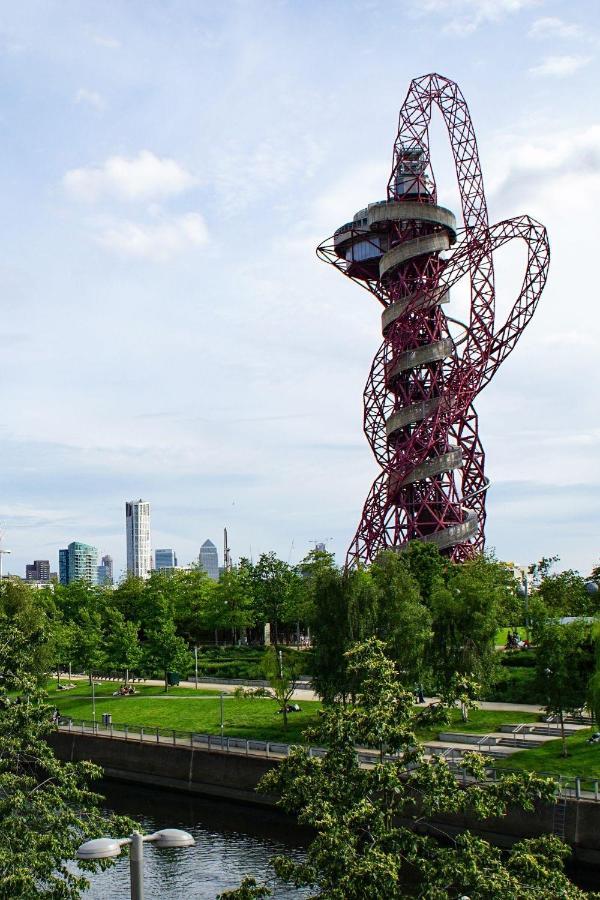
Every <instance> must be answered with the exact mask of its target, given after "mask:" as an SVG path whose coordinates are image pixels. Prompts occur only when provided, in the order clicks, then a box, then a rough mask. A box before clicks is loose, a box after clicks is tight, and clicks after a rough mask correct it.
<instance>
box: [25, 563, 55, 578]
mask: <svg viewBox="0 0 600 900" xmlns="http://www.w3.org/2000/svg"><path fill="white" fill-rule="evenodd" d="M25 581H50V560H49V559H34V561H33V563H31V564H29V565H26V566H25Z"/></svg>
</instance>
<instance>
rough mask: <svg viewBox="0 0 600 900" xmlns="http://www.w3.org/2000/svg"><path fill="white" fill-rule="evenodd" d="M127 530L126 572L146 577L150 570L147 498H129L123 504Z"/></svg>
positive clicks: (150, 550) (148, 506) (138, 576)
mask: <svg viewBox="0 0 600 900" xmlns="http://www.w3.org/2000/svg"><path fill="white" fill-rule="evenodd" d="M125 528H126V532H127V574H128V575H135V576H136V577H137V578H148V576H149V575H150V572H151V571H152V548H151V546H150V504H149V503H148V501H147V500H130V501H127V503H126V504H125Z"/></svg>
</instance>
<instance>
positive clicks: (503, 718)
mask: <svg viewBox="0 0 600 900" xmlns="http://www.w3.org/2000/svg"><path fill="white" fill-rule="evenodd" d="M540 719H541V716H540V715H538V714H537V713H528V712H520V711H519V710H517V711H516V712H512V711H509V712H506V711H505V710H490V709H472V710H471V711H470V712H469V721H468V722H463V720H462V718H461V715H460V710H458V709H454V710H452V713H451V715H450V724H449V725H433V726H431V725H428V726H427V727H426V728H419V729H417V735H418V736H419V738H420V739H421V740H423V741H431V740H437V737H438V735H439V733H440V732H441V731H470V732H473V733H474V734H488V733H489V732H491V731H498V728H499V727H500V725H509V724H513V725H514V724H520V723H521V722H539V720H540Z"/></svg>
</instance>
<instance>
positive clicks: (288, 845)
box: [84, 781, 309, 900]
mask: <svg viewBox="0 0 600 900" xmlns="http://www.w3.org/2000/svg"><path fill="white" fill-rule="evenodd" d="M99 790H100V791H101V793H102V794H104V796H105V797H106V801H105V803H104V806H105V808H106V809H107V810H109V811H113V812H116V813H119V814H121V815H128V816H131V818H132V819H135V820H136V821H137V822H139V823H140V824H141V826H142V830H143V832H144V833H150V832H152V831H157V830H158V829H160V828H169V827H170V828H183V829H185V830H186V831H189V832H190V833H191V834H192V835H193V836H194V838H195V839H196V844H195V845H194V846H193V847H190V848H189V849H186V850H156V849H155V848H154V847H152V845H149V844H146V846H145V848H144V887H145V897H146V900H159V898H160V900H182V898H184V900H214V898H215V897H216V896H217V895H218V894H219V893H220V892H221V891H224V890H227V889H231V888H233V887H236V886H237V885H238V884H239V883H240V882H241V880H242V878H243V877H244V875H253V876H254V877H255V878H256V880H257V881H258V882H266V883H268V886H269V887H270V888H271V890H272V891H273V897H274V898H275V900H298V898H302V897H306V896H308V893H309V892H303V891H300V890H297V889H294V888H291V887H288V886H287V885H283V884H282V883H281V882H280V881H278V880H276V879H274V876H273V871H272V869H271V867H270V865H269V860H270V858H271V857H272V856H274V855H276V854H287V855H288V856H291V857H292V858H294V859H301V858H302V855H303V850H304V848H305V847H306V844H307V843H308V840H309V835H308V833H307V832H306V831H305V830H303V829H301V828H299V827H298V826H296V825H294V824H293V823H292V822H290V821H289V819H287V818H286V817H284V816H283V815H282V814H281V813H278V812H277V811H276V810H274V811H272V812H271V811H270V810H262V809H258V808H253V807H249V806H240V805H237V804H231V803H228V802H226V801H217V800H206V799H203V798H200V797H193V796H188V795H186V794H178V793H171V792H170V791H165V790H155V789H153V788H142V787H135V786H132V785H127V784H120V783H117V782H111V781H105V782H103V783H102V785H101V787H100V789H99ZM87 877H88V878H89V879H90V881H91V887H90V889H89V891H88V892H87V893H86V894H85V895H84V896H85V900H113V898H114V900H121V898H123V900H125V898H128V897H129V859H128V857H124V858H123V859H118V860H117V863H116V865H115V866H114V867H113V868H111V869H109V870H107V871H106V872H97V873H94V874H91V875H88V876H87Z"/></svg>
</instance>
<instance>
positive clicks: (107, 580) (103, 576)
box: [98, 555, 114, 584]
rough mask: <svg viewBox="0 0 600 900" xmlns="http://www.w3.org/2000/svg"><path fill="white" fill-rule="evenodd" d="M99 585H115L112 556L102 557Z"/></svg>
mask: <svg viewBox="0 0 600 900" xmlns="http://www.w3.org/2000/svg"><path fill="white" fill-rule="evenodd" d="M98 584H114V577H113V558H112V556H108V555H106V556H103V557H102V562H101V564H100V565H99V566H98Z"/></svg>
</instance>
